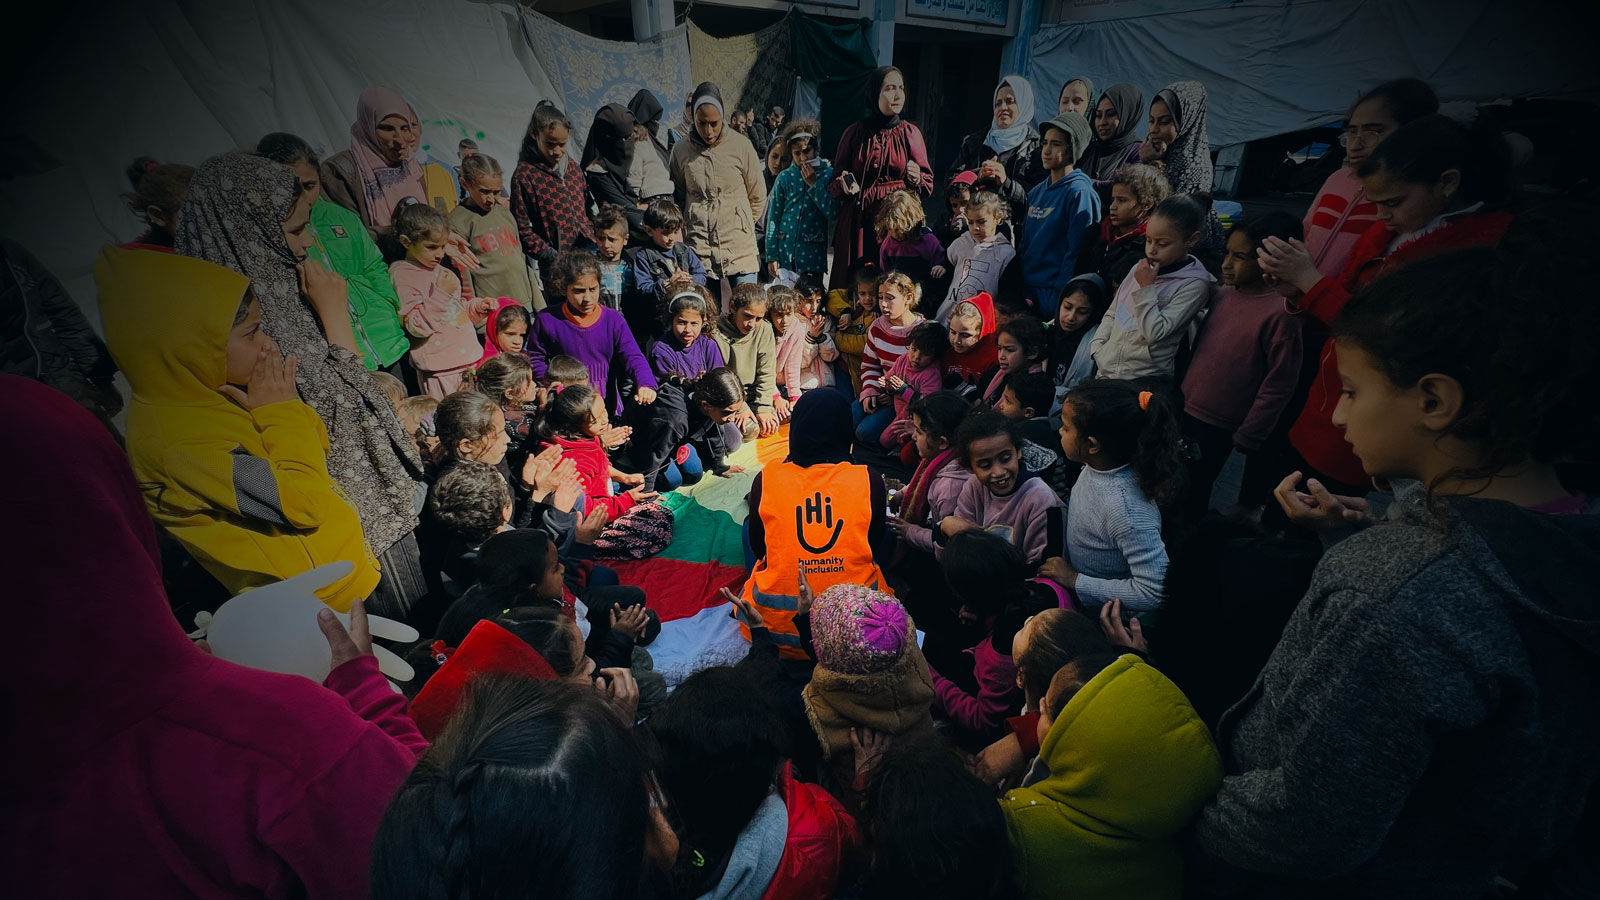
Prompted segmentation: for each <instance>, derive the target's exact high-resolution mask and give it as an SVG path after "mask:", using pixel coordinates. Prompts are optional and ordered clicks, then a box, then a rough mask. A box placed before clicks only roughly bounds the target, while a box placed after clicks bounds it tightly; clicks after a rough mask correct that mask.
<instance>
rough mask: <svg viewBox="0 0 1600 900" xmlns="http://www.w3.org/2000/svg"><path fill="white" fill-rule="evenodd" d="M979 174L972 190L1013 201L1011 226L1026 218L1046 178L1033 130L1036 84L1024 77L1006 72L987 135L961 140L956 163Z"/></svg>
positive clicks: (961, 169)
mask: <svg viewBox="0 0 1600 900" xmlns="http://www.w3.org/2000/svg"><path fill="white" fill-rule="evenodd" d="M953 168H954V170H955V171H957V172H968V171H971V172H976V173H977V174H978V180H977V183H975V184H974V185H973V186H972V189H973V191H975V192H976V191H994V192H995V193H996V194H999V195H1000V199H1002V200H1004V201H1006V202H1007V203H1009V204H1011V222H1012V227H1014V228H1015V227H1019V226H1020V225H1021V223H1022V222H1023V221H1024V220H1025V219H1027V217H1028V191H1029V190H1032V188H1033V186H1034V185H1036V184H1038V183H1039V182H1041V181H1043V180H1044V177H1045V170H1044V163H1042V162H1040V160H1039V132H1037V131H1035V130H1034V128H1033V87H1032V86H1031V85H1029V84H1028V79H1026V78H1023V77H1022V76H1021V75H1007V76H1006V77H1005V78H1003V79H1001V81H1000V86H999V87H997V88H995V89H994V124H993V125H992V126H991V127H990V128H989V133H988V134H986V135H984V136H983V137H981V138H980V137H979V136H978V135H977V134H969V135H967V137H966V139H965V140H963V141H962V142H961V152H959V153H957V154H956V162H955V166H954V167H953Z"/></svg>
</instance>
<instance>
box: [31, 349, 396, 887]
mask: <svg viewBox="0 0 1600 900" xmlns="http://www.w3.org/2000/svg"><path fill="white" fill-rule="evenodd" d="M0 415H3V416H4V417H5V421H7V422H10V423H13V424H14V425H15V426H16V427H18V428H23V429H27V430H28V431H27V433H30V434H50V435H53V436H55V437H57V438H59V439H60V443H59V445H54V446H51V447H50V448H49V451H48V452H44V451H42V450H41V448H40V445H38V444H37V443H35V442H27V441H10V442H6V443H4V444H0V466H3V467H4V471H6V472H8V473H11V474H12V475H14V476H15V477H16V484H15V486H14V492H20V494H21V496H20V497H13V499H14V501H15V502H13V503H11V504H8V505H7V506H6V507H5V508H4V510H3V511H0V531H3V532H4V533H5V534H6V535H7V536H8V537H7V540H6V541H5V542H4V544H3V545H0V565H3V566H4V567H5V571H6V572H7V573H9V574H8V577H9V578H10V582H9V583H8V587H9V588H10V589H11V590H13V591H15V592H16V593H15V594H14V596H17V597H26V598H28V601H29V602H27V603H19V604H13V607H14V608H13V609H12V614H13V615H12V619H13V621H12V624H13V626H15V627H16V628H17V632H16V633H17V634H18V635H29V636H32V637H30V638H29V639H27V640H18V641H16V642H14V646H13V653H12V657H11V660H12V662H13V663H14V664H15V665H16V666H17V667H18V669H17V671H18V672H19V673H20V672H26V673H28V677H27V678H12V679H10V680H9V682H10V683H9V686H7V687H5V688H0V697H3V701H0V702H3V703H4V707H5V710H6V715H7V725H8V726H9V727H11V728H12V729H14V733H15V734H18V735H28V736H29V739H28V740H25V741H12V742H11V745H10V746H9V747H8V752H9V753H10V756H11V760H12V766H13V771H14V772H15V773H16V775H17V776H18V777H16V778H13V779H12V781H11V782H10V783H9V784H8V786H7V788H6V799H5V810H6V811H5V815H4V817H0V865H3V866H4V867H5V870H6V872H7V874H8V876H9V879H8V881H7V885H8V893H10V894H12V895H14V896H18V897H46V896H48V897H101V896H121V897H202V898H246V897H250V898H262V897H282V898H291V897H292V898H302V897H303V898H312V900H315V898H346V897H365V896H366V895H367V878H368V873H367V864H368V858H369V856H370V853H371V845H372V840H373V837H374V835H376V834H377V830H378V822H379V820H380V819H382V817H383V812H384V809H385V808H386V807H387V806H388V804H389V798H390V796H391V795H392V794H393V793H394V791H395V789H396V788H397V787H399V785H400V782H401V781H402V780H404V779H405V777H406V774H407V773H408V772H410V770H411V768H412V767H413V766H414V765H415V764H416V761H417V759H418V757H420V756H421V755H422V753H423V751H424V750H425V749H426V747H427V745H426V743H425V742H424V741H423V739H422V735H421V734H419V733H418V732H417V729H416V726H415V725H413V724H412V722H411V720H410V719H409V718H407V717H406V715H405V699H404V698H403V697H401V696H400V695H399V694H396V693H393V692H392V691H390V690H389V686H388V684H387V683H386V682H385V681H384V680H383V678H382V676H380V675H379V674H378V667H377V662H376V660H375V659H374V658H373V657H372V656H363V657H359V658H357V659H355V660H352V661H350V662H348V663H346V664H344V665H342V666H340V667H339V668H337V669H335V670H334V671H333V672H332V673H330V674H329V676H328V680H327V682H326V686H325V687H324V686H319V685H317V684H314V683H312V682H310V681H307V680H306V679H304V678H301V677H299V676H297V675H275V674H271V673H268V672H260V671H256V670H254V669H246V668H243V667H242V666H237V665H234V664H233V663H229V662H224V661H223V660H220V659H216V658H214V657H212V656H210V655H209V654H207V653H204V652H202V651H201V650H200V649H198V648H197V647H196V646H195V645H194V644H193V643H191V642H190V641H189V639H188V637H187V636H186V635H185V634H184V632H183V628H182V627H181V626H180V625H179V624H178V621H177V619H175V618H174V617H173V614H172V609H171V608H170V606H169V605H168V603H167V597H166V593H165V590H164V588H163V586H162V581H161V557H160V553H159V552H158V551H157V549H156V533H155V526H154V525H153V524H152V522H151V520H150V515H149V513H148V512H146V510H145V506H144V500H143V498H142V497H141V495H140V492H139V488H138V486H137V485H136V484H135V482H134V478H133V472H132V470H131V469H130V468H129V465H128V459H127V455H126V454H125V453H123V451H122V449H121V448H120V447H118V446H117V444H116V442H115V441H114V440H112V438H111V436H110V434H109V432H107V431H106V430H105V428H104V426H102V425H101V424H100V423H99V421H97V420H96V419H95V418H94V417H93V416H91V415H89V414H88V413H87V412H84V411H83V410H82V409H80V408H79V407H78V406H77V405H76V404H74V403H72V402H71V401H70V400H68V399H67V398H66V397H65V396H64V395H62V394H59V393H57V392H55V391H52V390H50V389H49V388H46V387H44V386H43V385H40V384H37V383H35V382H32V381H27V380H25V379H22V378H15V377H12V376H0ZM64 534H70V535H72V539H71V540H62V539H61V536H62V535H64ZM90 561H92V562H93V564H87V563H89V562H90ZM308 624H310V623H308Z"/></svg>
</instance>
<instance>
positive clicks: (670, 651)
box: [646, 603, 750, 690]
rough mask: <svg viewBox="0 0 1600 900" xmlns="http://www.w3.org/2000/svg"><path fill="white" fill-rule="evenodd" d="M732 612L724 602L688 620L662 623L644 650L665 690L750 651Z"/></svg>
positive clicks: (726, 664)
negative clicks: (665, 686) (653, 663)
mask: <svg viewBox="0 0 1600 900" xmlns="http://www.w3.org/2000/svg"><path fill="white" fill-rule="evenodd" d="M732 610H733V604H732V603H724V604H722V605H721V606H712V607H708V608H706V609H703V610H701V611H700V612H698V613H696V614H695V615H692V616H690V617H689V618H687V619H673V620H672V621H671V622H662V623H661V633H660V634H658V635H656V639H655V640H654V641H652V642H651V643H650V646H649V647H648V648H646V649H648V650H649V651H650V657H651V659H653V660H655V666H656V671H657V672H660V673H661V677H662V678H665V679H666V680H667V689H668V690H671V689H673V688H676V687H677V686H678V685H679V684H680V683H682V681H683V680H684V679H685V678H688V677H689V676H690V675H693V674H694V673H696V672H698V671H700V670H701V669H708V668H710V667H712V666H731V665H733V664H734V663H737V662H738V661H739V660H741V659H744V657H745V654H747V653H749V652H750V642H749V641H747V640H745V639H744V635H743V634H741V633H740V631H739V623H738V622H737V621H735V620H734V619H733V618H731V617H729V615H728V613H729V612H731V611H732Z"/></svg>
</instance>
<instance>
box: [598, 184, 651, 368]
mask: <svg viewBox="0 0 1600 900" xmlns="http://www.w3.org/2000/svg"><path fill="white" fill-rule="evenodd" d="M592 221H593V223H594V258H595V259H598V260H599V261H600V304H601V305H602V306H604V307H605V308H607V309H614V310H617V311H618V312H621V313H622V314H623V318H627V313H628V310H627V309H625V308H624V306H623V299H624V298H625V297H627V296H628V295H629V294H630V293H632V291H633V263H632V260H628V259H624V258H623V253H622V251H623V248H624V247H627V246H628V216H627V214H626V213H624V212H623V211H622V207H620V206H612V205H610V204H607V205H605V206H602V207H600V212H598V213H596V214H595V217H594V219H593V220H592ZM652 324H653V323H652ZM633 325H634V322H633V320H631V319H630V320H629V321H628V326H629V327H630V328H631V327H633ZM634 336H635V338H636V339H638V340H639V346H641V347H643V346H644V344H645V341H644V340H643V339H640V338H639V335H638V333H637V331H636V332H635V335H634ZM646 336H647V337H648V336H653V335H646Z"/></svg>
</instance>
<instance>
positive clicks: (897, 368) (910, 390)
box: [878, 353, 944, 450]
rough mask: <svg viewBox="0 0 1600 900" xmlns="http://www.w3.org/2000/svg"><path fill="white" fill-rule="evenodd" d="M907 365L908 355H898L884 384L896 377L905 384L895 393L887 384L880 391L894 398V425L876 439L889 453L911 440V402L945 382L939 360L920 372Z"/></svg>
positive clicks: (908, 361) (908, 362) (885, 377)
mask: <svg viewBox="0 0 1600 900" xmlns="http://www.w3.org/2000/svg"><path fill="white" fill-rule="evenodd" d="M910 362H911V354H910V353H906V354H903V355H901V357H900V358H899V359H897V360H895V361H894V365H892V366H890V367H889V374H888V375H886V376H884V380H885V382H887V381H888V379H889V378H891V377H894V376H896V375H898V376H900V378H902V379H904V381H905V383H906V386H905V387H903V388H901V389H900V390H898V391H890V390H889V388H888V386H887V384H885V386H884V388H883V393H885V394H892V395H893V397H894V422H893V423H891V424H890V426H889V427H888V428H885V429H884V430H883V434H882V435H881V436H880V437H879V438H878V440H879V442H880V443H882V444H883V446H885V447H887V448H889V449H890V450H895V449H898V448H900V447H902V446H904V445H905V444H906V443H907V442H908V441H910V440H911V401H913V400H915V399H917V398H918V397H921V396H923V395H924V394H931V393H933V392H934V391H937V390H938V389H939V387H940V385H941V384H942V383H943V382H944V366H942V365H940V364H939V361H938V360H934V361H933V362H930V363H928V364H927V365H925V366H923V367H922V368H920V369H912V368H911V365H910Z"/></svg>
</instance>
